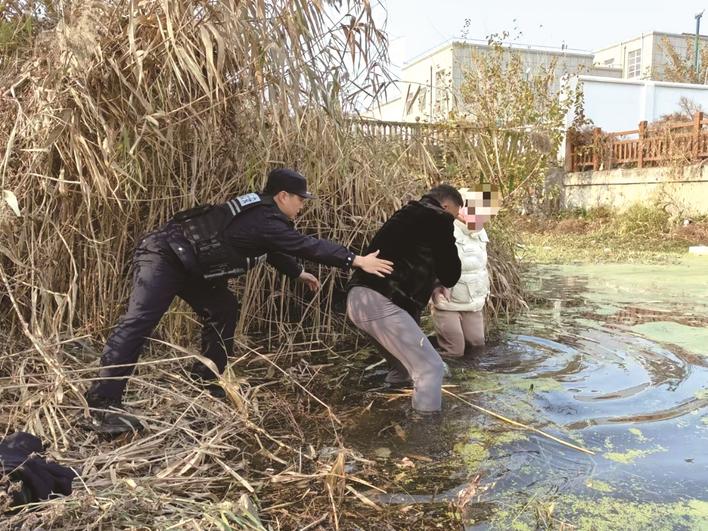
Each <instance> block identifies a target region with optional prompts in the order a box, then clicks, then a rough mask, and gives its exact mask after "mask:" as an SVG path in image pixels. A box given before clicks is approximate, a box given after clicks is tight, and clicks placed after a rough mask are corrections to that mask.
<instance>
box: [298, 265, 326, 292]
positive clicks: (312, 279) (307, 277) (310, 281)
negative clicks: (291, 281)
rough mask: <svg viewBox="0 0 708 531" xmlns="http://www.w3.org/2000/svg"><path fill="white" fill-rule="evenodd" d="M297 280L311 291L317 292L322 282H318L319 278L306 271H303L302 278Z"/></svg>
mask: <svg viewBox="0 0 708 531" xmlns="http://www.w3.org/2000/svg"><path fill="white" fill-rule="evenodd" d="M297 279H298V280H299V281H300V282H304V283H305V285H306V286H307V289H309V290H310V291H317V290H318V289H320V281H319V280H317V277H316V276H315V275H312V274H310V273H308V272H307V271H305V270H304V269H303V270H302V273H300V276H299V277H297Z"/></svg>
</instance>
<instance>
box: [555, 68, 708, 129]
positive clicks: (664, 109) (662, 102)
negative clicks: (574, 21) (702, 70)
mask: <svg viewBox="0 0 708 531" xmlns="http://www.w3.org/2000/svg"><path fill="white" fill-rule="evenodd" d="M578 85H582V92H583V112H584V113H585V116H586V117H587V118H589V119H590V120H592V122H593V124H594V125H595V126H596V127H600V128H601V129H602V130H603V131H608V132H612V131H629V130H634V129H637V127H638V126H639V122H641V121H644V120H646V121H647V122H649V123H651V122H654V121H656V120H658V119H659V118H661V117H662V116H664V115H667V114H672V113H675V112H679V111H681V110H682V109H681V100H682V98H685V100H688V101H689V102H690V103H691V104H692V105H694V106H697V107H698V108H701V109H703V110H704V111H708V85H693V84H690V83H671V82H668V81H654V80H649V79H613V78H606V77H596V76H575V77H573V78H571V79H570V80H569V89H570V90H571V91H574V90H575V88H576V87H577V86H578ZM563 96H564V93H563V94H561V97H563ZM573 118H574V116H573V114H572V109H571V111H570V112H569V113H568V116H567V117H566V127H570V125H571V123H572V122H573Z"/></svg>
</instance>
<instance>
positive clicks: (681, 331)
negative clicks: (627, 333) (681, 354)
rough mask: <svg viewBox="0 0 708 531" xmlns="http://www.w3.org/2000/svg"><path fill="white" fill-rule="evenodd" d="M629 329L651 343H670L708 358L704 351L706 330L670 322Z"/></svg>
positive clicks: (707, 341)
mask: <svg viewBox="0 0 708 531" xmlns="http://www.w3.org/2000/svg"><path fill="white" fill-rule="evenodd" d="M630 329H631V330H632V331H633V332H636V333H638V334H640V335H642V336H644V337H646V338H647V339H650V340H651V341H655V342H657V343H662V344H663V343H671V344H674V345H677V346H679V347H681V348H682V349H684V350H686V351H688V352H691V353H693V354H697V355H699V356H708V351H707V350H706V344H708V328H703V327H702V328H699V327H696V326H687V325H682V324H679V323H674V322H672V321H656V322H653V323H643V324H638V325H634V326H632V327H631V328H630Z"/></svg>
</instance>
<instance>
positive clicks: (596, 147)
mask: <svg viewBox="0 0 708 531" xmlns="http://www.w3.org/2000/svg"><path fill="white" fill-rule="evenodd" d="M601 131H602V129H600V128H599V127H596V128H595V129H593V131H592V169H593V170H595V171H597V170H599V169H600V137H601V134H602V133H601Z"/></svg>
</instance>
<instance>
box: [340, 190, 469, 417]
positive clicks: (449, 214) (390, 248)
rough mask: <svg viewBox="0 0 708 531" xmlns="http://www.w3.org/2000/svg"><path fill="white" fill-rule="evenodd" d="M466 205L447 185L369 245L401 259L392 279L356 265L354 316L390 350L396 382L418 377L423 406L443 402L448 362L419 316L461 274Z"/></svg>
mask: <svg viewBox="0 0 708 531" xmlns="http://www.w3.org/2000/svg"><path fill="white" fill-rule="evenodd" d="M462 204H463V202H462V197H461V196H460V193H459V192H458V191H457V190H456V189H455V188H453V187H452V186H449V185H444V184H443V185H440V186H436V187H435V188H433V189H432V190H430V192H428V193H427V194H425V195H424V196H423V197H422V198H421V199H420V201H411V202H409V203H408V204H407V205H406V206H404V207H403V208H401V209H400V210H398V211H397V212H395V213H394V214H393V216H391V218H390V219H389V220H388V221H386V223H384V225H383V226H382V227H381V229H379V231H378V232H377V233H376V235H375V236H374V238H373V240H372V241H371V245H370V246H369V249H377V250H379V251H380V253H381V254H380V256H381V257H382V258H385V259H388V260H391V261H392V262H394V263H395V264H396V270H395V271H394V272H393V273H392V274H391V275H389V276H387V277H385V278H384V277H379V276H376V275H371V274H368V273H367V272H363V271H356V272H355V273H354V274H353V275H352V279H351V281H350V283H349V294H348V296H347V314H348V315H349V318H350V319H351V320H352V322H353V323H354V324H355V325H356V326H357V327H358V328H360V329H361V330H363V331H365V332H366V333H368V334H369V335H371V336H372V337H373V338H374V339H375V340H376V341H377V342H378V343H379V345H380V346H381V347H383V349H385V352H383V353H384V355H386V357H387V359H388V360H389V362H390V363H391V365H392V370H391V371H390V372H389V374H388V376H387V378H386V381H387V382H388V383H404V382H408V381H410V380H411V379H412V381H413V408H414V409H416V410H418V411H423V412H432V411H438V410H439V409H440V407H441V404H442V379H443V371H444V365H443V362H442V359H441V358H440V355H439V354H438V353H437V351H436V350H435V349H434V348H433V346H432V345H431V344H430V342H429V341H428V339H427V337H426V335H425V334H424V333H423V331H422V330H421V329H420V324H419V323H420V313H421V311H422V310H423V308H425V306H426V305H427V303H428V300H429V299H430V296H431V294H432V293H433V290H434V289H440V290H441V292H442V294H443V295H445V289H446V288H451V287H452V286H454V285H455V284H456V283H457V281H458V280H459V278H460V269H461V266H460V258H459V256H458V253H457V247H456V246H455V236H454V228H453V222H454V220H455V218H456V217H457V216H458V214H459V209H460V207H461V206H462Z"/></svg>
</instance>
